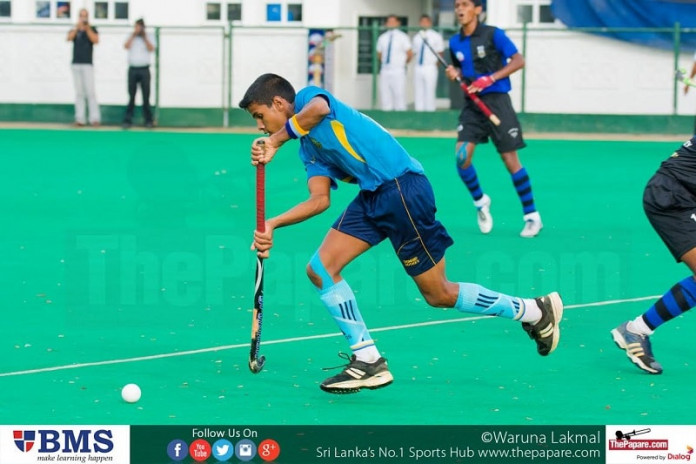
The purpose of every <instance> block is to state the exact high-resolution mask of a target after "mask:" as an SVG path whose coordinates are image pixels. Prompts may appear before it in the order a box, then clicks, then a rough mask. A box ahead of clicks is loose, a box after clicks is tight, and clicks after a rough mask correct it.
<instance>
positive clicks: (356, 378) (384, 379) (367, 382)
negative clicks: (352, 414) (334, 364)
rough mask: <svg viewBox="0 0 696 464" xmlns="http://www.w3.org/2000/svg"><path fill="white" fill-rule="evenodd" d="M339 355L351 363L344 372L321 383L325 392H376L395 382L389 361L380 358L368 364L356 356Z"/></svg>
mask: <svg viewBox="0 0 696 464" xmlns="http://www.w3.org/2000/svg"><path fill="white" fill-rule="evenodd" d="M338 355H339V356H340V357H342V358H344V359H345V360H346V361H349V363H348V364H347V365H346V366H345V368H344V369H343V372H341V373H340V374H338V375H334V376H333V377H329V378H328V379H326V380H324V381H323V382H322V383H321V385H320V386H319V387H320V388H321V389H322V390H324V391H325V392H328V393H337V394H342V393H357V392H359V391H360V390H361V389H362V388H369V389H370V390H375V389H377V388H382V387H386V386H387V385H389V384H390V383H392V382H393V381H394V377H392V375H391V372H389V368H388V367H387V360H386V359H384V358H379V359H378V360H377V361H375V362H373V363H366V362H364V361H358V360H357V359H356V357H355V355H353V356H350V357H348V355H347V354H345V353H339V354H338ZM339 367H340V366H339ZM328 369H335V368H328ZM328 369H325V370H328Z"/></svg>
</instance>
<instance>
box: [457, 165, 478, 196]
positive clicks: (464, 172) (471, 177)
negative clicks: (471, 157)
mask: <svg viewBox="0 0 696 464" xmlns="http://www.w3.org/2000/svg"><path fill="white" fill-rule="evenodd" d="M457 172H458V173H459V177H461V178H462V180H463V181H464V183H465V184H466V188H468V189H469V193H471V196H472V198H473V199H474V201H476V200H480V199H481V198H482V197H483V191H482V190H481V186H480V185H479V181H478V176H477V175H476V169H474V165H473V164H470V165H469V167H468V168H466V169H464V168H462V167H461V166H459V164H457Z"/></svg>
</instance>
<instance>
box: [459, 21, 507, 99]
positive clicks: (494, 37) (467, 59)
mask: <svg viewBox="0 0 696 464" xmlns="http://www.w3.org/2000/svg"><path fill="white" fill-rule="evenodd" d="M449 47H450V54H451V56H452V65H453V66H455V67H457V68H461V70H462V76H463V77H464V80H465V81H466V82H467V83H469V84H471V83H472V82H473V81H474V80H476V79H478V78H479V77H481V76H488V75H490V74H493V73H494V72H496V71H497V70H499V69H501V68H503V67H504V66H505V65H506V64H507V62H508V60H509V59H510V58H511V57H512V56H513V55H515V54H516V53H518V51H517V47H516V46H515V44H514V43H513V42H512V40H510V38H509V37H508V36H507V35H505V32H504V31H503V30H502V29H498V28H497V27H493V26H486V25H484V24H479V25H478V26H477V27H476V30H475V31H474V33H473V34H471V35H470V36H466V35H464V34H463V33H462V32H461V31H460V32H459V34H455V35H453V36H452V37H451V38H450V41H449ZM510 89H512V86H511V85H510V79H509V78H508V77H505V78H503V79H499V80H497V81H495V82H494V83H493V84H492V85H491V86H490V87H488V88H486V89H484V90H483V91H481V92H480V94H481V95H484V94H487V93H493V92H498V93H507V92H509V91H510Z"/></svg>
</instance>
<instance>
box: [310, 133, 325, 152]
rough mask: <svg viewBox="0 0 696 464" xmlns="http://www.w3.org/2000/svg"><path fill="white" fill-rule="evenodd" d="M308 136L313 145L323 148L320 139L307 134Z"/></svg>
mask: <svg viewBox="0 0 696 464" xmlns="http://www.w3.org/2000/svg"><path fill="white" fill-rule="evenodd" d="M307 138H308V139H309V141H310V142H312V145H314V146H315V147H317V148H318V149H320V150H321V149H322V146H321V143H319V141H318V140H316V139H313V138H312V137H309V136H307Z"/></svg>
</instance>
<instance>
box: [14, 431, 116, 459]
mask: <svg viewBox="0 0 696 464" xmlns="http://www.w3.org/2000/svg"><path fill="white" fill-rule="evenodd" d="M92 432H94V433H92ZM13 436H14V443H15V445H16V446H17V448H19V450H20V451H22V452H24V453H27V452H29V451H30V450H31V449H32V448H33V447H34V443H35V441H38V442H39V449H38V452H39V453H58V452H61V453H109V452H111V451H112V450H113V449H114V442H113V433H112V431H111V430H103V429H100V430H94V431H92V430H79V429H78V430H51V429H40V430H13Z"/></svg>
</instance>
